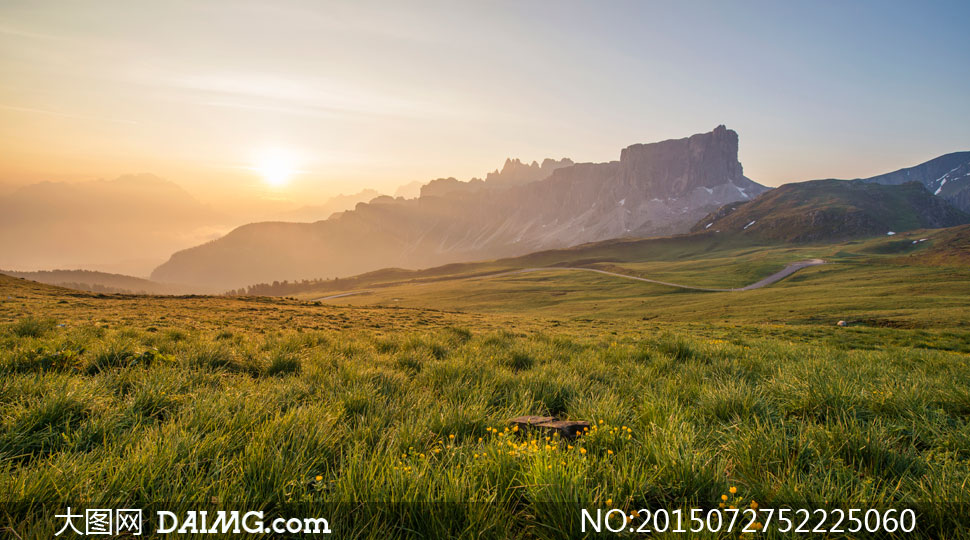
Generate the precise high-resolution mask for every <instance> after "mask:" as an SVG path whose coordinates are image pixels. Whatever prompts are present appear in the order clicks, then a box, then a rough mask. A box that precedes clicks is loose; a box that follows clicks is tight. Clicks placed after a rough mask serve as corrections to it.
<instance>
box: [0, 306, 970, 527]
mask: <svg viewBox="0 0 970 540" xmlns="http://www.w3.org/2000/svg"><path fill="white" fill-rule="evenodd" d="M38 324H39V323H37V322H36V321H34V320H30V322H23V321H21V322H18V323H16V324H11V325H7V326H6V327H4V329H3V330H2V334H0V343H2V344H3V345H4V346H3V348H2V349H0V379H2V384H0V488H2V489H3V491H4V493H6V494H7V495H6V496H7V497H9V498H10V499H11V500H13V501H15V502H17V501H19V502H48V503H50V502H63V501H78V503H77V505H79V506H80V505H82V504H81V502H82V501H99V502H110V501H118V502H121V501H123V502H124V503H125V504H127V505H132V506H134V507H139V506H146V507H148V506H150V505H152V504H158V503H160V502H165V503H166V504H167V505H168V506H169V507H174V508H198V507H199V506H200V505H212V504H217V505H219V506H223V507H245V508H264V509H267V510H270V511H274V512H281V513H285V512H290V513H291V514H295V515H300V516H302V515H313V514H315V513H321V512H323V511H324V510H323V509H325V508H335V507H328V506H326V505H338V504H345V505H346V504H350V503H360V504H357V505H356V506H354V507H353V508H355V509H356V510H355V513H354V514H353V515H354V519H356V520H357V525H358V526H357V529H356V530H366V533H362V534H361V536H365V537H378V536H382V535H383V536H391V537H425V538H445V537H467V538H471V537H491V538H502V537H521V538H526V537H528V538H561V537H563V536H566V535H569V534H574V533H575V532H576V530H577V524H576V523H573V522H572V521H570V520H571V519H572V516H573V515H575V514H574V513H571V512H570V511H568V509H569V508H572V506H571V505H582V506H587V507H611V506H615V507H621V508H626V509H628V510H634V509H638V508H642V507H657V506H663V507H685V506H705V507H710V506H715V505H716V504H717V503H718V502H719V501H720V496H721V495H722V494H723V493H725V492H726V490H727V488H728V487H729V486H736V487H737V488H738V490H739V495H738V496H739V497H742V498H743V500H745V501H748V500H756V501H758V502H759V503H760V504H761V505H762V506H763V507H770V506H772V505H778V504H809V505H814V506H824V505H838V506H847V505H854V506H864V507H868V506H891V505H899V504H904V503H952V504H959V505H967V504H968V503H970V490H968V489H967V486H968V485H970V421H968V418H970V391H968V390H967V389H968V388H970V362H968V357H967V356H966V355H965V354H962V353H957V352H949V351H935V350H928V349H925V348H921V347H911V346H906V345H892V346H888V347H884V348H881V349H875V348H871V347H868V346H866V347H862V348H853V347H852V346H851V343H848V344H847V343H846V342H844V341H842V342H840V343H839V344H838V345H837V346H829V345H825V344H824V343H821V342H820V341H818V340H812V341H810V342H807V343H806V342H795V341H790V340H789V338H790V337H791V336H788V337H773V336H762V337H757V336H749V337H739V336H738V335H733V336H727V335H721V336H720V337H716V336H715V334H717V333H718V332H723V330H719V329H717V328H713V327H706V328H700V327H698V326H696V325H695V326H692V327H690V328H686V327H682V328H673V329H668V330H666V331H661V332H657V331H644V330H642V329H639V328H635V327H630V328H629V329H627V330H624V331H621V332H618V333H617V334H616V335H614V334H611V333H610V334H604V335H596V334H589V333H586V334H585V335H584V334H582V333H578V332H567V331H561V332H555V333H550V332H549V331H548V330H546V331H543V332H535V331H528V332H512V331H505V332H495V331H487V332H480V331H476V329H475V328H438V329H434V330H426V331H421V330H417V329H409V330H408V331H405V332H387V331H382V330H377V329H350V330H344V331H333V330H328V331H295V330H291V331H269V332H257V331H245V330H244V329H233V330H232V332H227V331H225V330H215V329H212V330H186V329H181V330H177V331H173V330H171V329H169V330H164V331H159V330H158V329H156V328H154V327H152V328H151V329H150V330H148V329H146V330H139V329H137V328H135V327H131V326H119V327H116V328H109V329H108V330H103V329H102V330H95V329H92V328H90V327H86V326H82V327H75V328H71V329H67V328H58V327H56V326H54V325H52V324H45V325H41V327H42V328H43V329H44V330H43V331H35V330H34V329H36V328H38ZM919 339H924V338H923V337H920V338H919ZM862 341H865V340H862ZM847 345H848V346H847ZM65 351H70V352H65ZM57 355H62V356H63V358H68V360H64V361H60V360H57V359H56V358H61V357H58V356H57ZM525 414H538V415H557V416H559V417H562V418H570V419H583V420H588V421H591V422H592V423H593V429H591V430H590V432H589V433H587V434H586V435H584V436H582V437H580V438H579V439H577V440H575V441H565V440H559V439H558V438H550V439H549V440H546V439H545V436H544V435H535V434H525V433H517V432H514V431H512V430H508V431H507V430H506V428H507V420H508V419H509V418H511V417H514V416H519V415H525ZM607 501H609V502H607ZM375 502H384V503H387V504H385V505H384V506H378V505H367V504H363V503H375ZM394 505H399V506H397V507H395V506H394ZM421 505H426V507H427V511H425V512H418V511H416V510H415V509H416V508H421ZM964 507H965V506H964ZM174 508H173V509H174ZM345 508H349V507H345ZM395 508H397V510H396V511H395V510H394V509H395ZM931 508H935V509H936V510H931V511H929V513H927V514H926V516H925V520H926V523H927V527H928V528H927V529H926V530H925V532H924V535H925V537H936V538H942V537H958V532H957V531H960V530H965V529H961V527H966V526H967V517H966V515H962V514H960V513H957V512H952V511H947V510H946V508H947V507H946V506H943V505H938V506H934V507H931ZM314 509H315V510H314ZM62 510H63V508H62V507H52V508H50V510H49V511H47V512H46V513H37V512H36V511H28V510H26V509H21V510H20V511H18V512H14V513H13V514H12V515H11V520H12V521H11V522H10V525H9V526H10V527H11V529H12V530H14V531H16V532H17V533H18V534H19V535H20V536H22V537H23V538H28V537H34V538H43V537H50V535H51V534H52V530H51V527H53V523H54V520H53V519H52V518H51V516H52V514H53V513H55V512H54V511H57V512H60V511H62ZM348 511H349V510H348ZM348 515H349V514H348ZM327 517H335V518H336V516H327ZM364 523H366V524H368V527H369V528H365V529H361V528H360V524H364Z"/></svg>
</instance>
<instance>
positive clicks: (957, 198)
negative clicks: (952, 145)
mask: <svg viewBox="0 0 970 540" xmlns="http://www.w3.org/2000/svg"><path fill="white" fill-rule="evenodd" d="M862 181H863V182H870V183H875V184H886V185H899V184H904V183H906V182H919V183H920V184H922V185H923V186H924V187H926V189H928V190H929V191H930V192H931V193H933V194H934V195H938V196H940V197H943V198H944V199H946V200H947V201H949V202H950V203H951V204H952V205H953V206H956V207H957V208H959V209H960V210H963V211H964V212H970V152H954V153H952V154H946V155H943V156H940V157H938V158H936V159H932V160H930V161H927V162H926V163H923V164H921V165H917V166H915V167H909V168H906V169H900V170H898V171H895V172H891V173H887V174H881V175H879V176H873V177H872V178H865V179H863V180H862Z"/></svg>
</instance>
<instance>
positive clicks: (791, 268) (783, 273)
mask: <svg viewBox="0 0 970 540" xmlns="http://www.w3.org/2000/svg"><path fill="white" fill-rule="evenodd" d="M820 264H825V261H823V260H822V259H808V260H806V261H798V262H795V263H791V264H789V265H788V266H786V267H785V268H784V269H782V270H779V271H778V272H775V273H774V274H771V275H770V276H768V277H766V278H764V279H762V280H761V281H756V282H754V283H752V284H751V285H747V286H745V287H741V288H739V289H710V288H705V287H692V286H690V285H681V284H679V283H670V282H667V281H659V280H656V279H647V278H642V277H637V276H631V275H628V274H618V273H616V272H607V271H606V270H598V269H596V268H582V267H579V266H546V267H541V268H523V269H521V270H512V271H510V272H502V273H499V274H491V275H487V276H477V277H472V278H459V279H492V278H497V277H502V276H509V275H513V274H525V273H528V272H541V271H545V270H578V271H583V272H596V273H597V274H604V275H607V276H614V277H618V278H623V279H632V280H635V281H645V282H647V283H656V284H657V285H666V286H668V287H677V288H679V289H690V290H692V291H708V292H735V291H750V290H754V289H760V288H762V287H765V286H768V285H771V284H772V283H775V282H776V281H780V280H782V279H785V278H786V277H788V276H790V275H792V274H794V273H795V272H797V271H799V270H801V269H802V268H808V267H809V266H818V265H820ZM370 292H373V291H372V290H370V289H367V290H362V291H350V292H345V293H340V294H334V295H331V296H323V297H320V298H314V299H313V300H333V299H336V298H343V297H345V296H353V295H357V294H367V293H370Z"/></svg>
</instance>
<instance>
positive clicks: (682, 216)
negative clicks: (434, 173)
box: [152, 126, 767, 288]
mask: <svg viewBox="0 0 970 540" xmlns="http://www.w3.org/2000/svg"><path fill="white" fill-rule="evenodd" d="M737 153H738V136H737V133H735V132H734V131H731V130H728V129H727V128H725V127H724V126H719V127H718V128H716V129H715V130H714V131H712V132H709V133H703V134H698V135H694V136H692V137H688V138H683V139H676V140H668V141H663V142H659V143H653V144H637V145H633V146H630V147H628V148H626V149H624V150H623V151H622V152H621V154H620V160H619V161H612V162H608V163H575V164H574V163H572V162H571V161H568V160H561V161H558V162H557V161H553V160H546V161H544V162H543V164H542V165H539V164H533V165H529V166H526V165H524V164H522V163H519V162H517V161H508V162H506V166H505V167H504V168H503V170H502V171H501V173H499V174H498V175H489V177H487V178H486V180H478V179H473V180H471V181H469V182H460V181H458V180H455V179H453V178H449V179H442V180H437V181H432V182H430V183H429V184H427V185H425V186H423V187H422V190H421V197H419V198H417V199H410V200H402V199H392V198H390V197H380V198H377V199H374V200H373V201H371V202H370V203H367V204H358V205H357V207H356V208H355V210H353V211H348V212H343V213H340V214H336V215H334V216H333V217H331V218H330V219H328V220H326V221H321V222H317V223H308V224H293V223H255V224H250V225H246V226H243V227H240V228H238V229H236V230H234V231H232V232H231V233H229V234H228V235H226V236H225V237H223V238H220V239H218V240H216V241H213V242H210V243H208V244H205V245H202V246H198V247H195V248H191V249H188V250H185V251H181V252H179V253H176V254H174V255H173V256H172V258H171V259H170V260H169V261H168V262H166V263H165V264H163V265H162V266H160V267H158V268H157V269H156V270H155V272H153V273H152V279H155V280H158V281H167V282H177V283H189V284H197V285H208V286H221V287H225V288H235V287H239V286H244V285H248V284H252V283H258V282H268V281H274V280H283V279H289V280H293V279H306V278H322V277H332V276H347V275H354V274H360V273H363V272H367V271H371V270H376V269H378V268H386V267H404V268H416V267H429V266H436V265H441V264H447V263H451V262H458V261H463V260H474V259H489V258H497V257H506V256H514V255H521V254H525V253H529V252H533V251H538V250H542V249H549V248H558V247H567V246H572V245H576V244H580V243H583V242H591V241H597V240H604V239H608V238H615V237H619V236H625V235H640V236H645V235H652V234H665V233H676V232H684V231H686V230H687V229H688V228H689V227H690V225H691V224H693V223H694V222H696V220H697V219H698V218H699V217H701V216H703V215H704V214H706V213H707V212H709V211H711V210H713V209H714V208H717V207H719V206H721V205H723V204H725V203H729V202H732V201H738V200H745V199H748V198H750V197H754V196H757V195H758V194H760V193H762V192H763V191H765V190H766V189H767V188H765V187H764V186H761V185H760V184H757V183H755V182H752V181H751V180H749V179H748V178H746V177H745V176H744V174H743V170H742V167H741V164H740V163H739V162H738V158H737ZM544 169H545V170H548V171H549V172H548V176H547V177H545V178H542V179H540V180H533V179H534V178H537V177H541V176H543V173H544ZM506 171H508V174H507V173H506ZM512 173H514V174H512Z"/></svg>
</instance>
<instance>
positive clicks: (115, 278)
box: [0, 270, 217, 294]
mask: <svg viewBox="0 0 970 540" xmlns="http://www.w3.org/2000/svg"><path fill="white" fill-rule="evenodd" d="M0 274H6V275H8V276H12V277H17V278H22V279H29V280H31V281H36V282H38V283H46V284H48V285H57V286H58V287H65V288H68V289H76V290H80V291H90V292H98V293H110V294H114V293H120V294H187V293H190V292H191V293H198V292H204V291H200V290H198V289H187V288H185V287H181V286H178V285H171V284H167V283H156V282H154V281H150V280H147V279H142V278H137V277H132V276H126V275H122V274H110V273H106V272H95V271H91V270H41V271H38V272H16V271H11V270H0ZM207 292H217V291H207Z"/></svg>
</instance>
